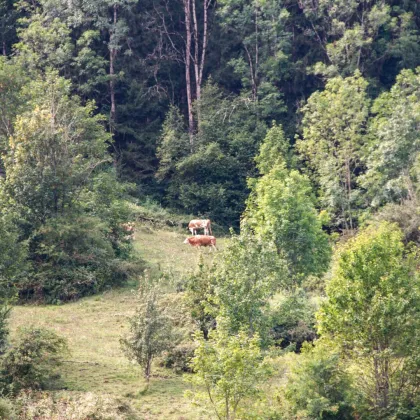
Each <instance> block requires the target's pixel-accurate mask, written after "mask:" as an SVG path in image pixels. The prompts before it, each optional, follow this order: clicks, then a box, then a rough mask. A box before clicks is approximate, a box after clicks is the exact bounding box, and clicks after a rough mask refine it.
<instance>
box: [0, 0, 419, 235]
mask: <svg viewBox="0 0 420 420" xmlns="http://www.w3.org/2000/svg"><path fill="white" fill-rule="evenodd" d="M418 7H419V6H418V3H417V2H416V1H404V2H402V1H351V2H348V1H343V2H340V1H336V0H331V1H317V2H312V1H296V2H295V1H287V0H285V1H277V0H266V1H261V0H255V1H251V0H246V1H240V0H238V1H230V0H229V1H228V0H223V1H218V2H216V1H213V0H203V1H188V0H177V1H167V0H162V1H160V0H153V1H152V0H150V1H149V0H148V1H143V2H135V1H122V2H103V1H100V2H96V3H95V2H90V1H80V2H79V1H76V2H74V1H72V2H60V1H39V2H25V1H18V2H15V1H2V2H1V4H0V10H1V13H0V28H1V31H0V37H1V45H2V52H3V56H4V57H5V59H4V61H2V69H1V74H2V79H3V83H2V90H1V92H0V94H1V95H2V96H1V97H2V101H1V107H2V109H1V112H2V115H3V117H2V126H1V130H0V134H1V136H2V140H1V144H3V145H4V146H2V148H3V149H5V146H6V145H5V143H6V142H7V140H6V138H7V136H10V135H11V134H12V131H13V126H14V121H15V118H17V115H19V114H20V113H21V112H23V108H21V106H23V105H24V103H26V102H27V100H26V98H25V99H23V98H24V91H25V85H26V81H25V80H24V79H25V78H30V79H33V78H37V77H38V78H43V79H45V77H46V76H45V75H46V74H48V72H49V71H51V70H53V69H54V70H55V71H56V72H57V75H59V76H60V77H63V78H65V79H66V80H68V83H69V89H70V90H69V93H71V95H78V96H79V97H80V100H81V102H82V103H83V104H87V103H88V102H89V101H92V100H93V101H95V104H96V107H97V108H96V111H95V112H96V113H101V114H102V115H104V116H106V127H107V131H108V132H109V133H111V134H112V138H113V142H112V144H111V143H110V145H109V148H108V152H109V153H110V154H111V155H112V159H113V160H114V163H115V167H116V168H117V175H118V176H119V177H120V178H122V179H125V180H128V181H130V182H134V183H135V184H136V185H137V194H138V196H141V197H142V196H144V195H149V196H151V197H154V199H155V200H157V201H159V202H161V203H163V204H164V205H167V206H170V207H173V208H175V209H178V210H180V211H184V212H191V213H195V214H202V215H207V216H210V217H211V218H212V219H214V220H216V221H217V222H219V223H220V224H222V225H234V226H238V223H239V218H240V215H241V213H242V212H243V210H244V203H245V200H246V197H247V195H248V194H249V188H248V186H247V178H249V177H254V176H256V175H257V174H258V170H257V168H256V165H255V161H254V157H255V156H256V154H257V152H258V148H259V146H260V144H261V143H262V140H263V139H264V137H265V134H266V132H267V130H268V129H269V128H270V127H271V125H272V122H273V121H276V123H277V124H281V125H282V127H283V129H284V132H285V136H286V138H287V139H288V141H289V144H290V145H291V146H294V144H295V138H298V139H301V140H303V141H302V142H301V143H300V146H299V148H298V149H297V150H299V151H300V152H301V154H300V155H299V157H300V158H301V162H302V164H303V165H304V166H305V167H308V168H310V169H311V170H314V172H315V173H316V174H317V175H316V176H315V177H314V186H315V190H316V191H315V192H317V193H318V192H319V196H320V199H321V201H320V204H319V205H320V206H321V207H322V208H325V209H328V211H329V212H330V213H331V217H332V219H331V223H332V225H333V226H336V227H338V228H339V229H341V228H346V229H349V228H352V227H355V226H356V225H357V219H358V216H359V213H360V211H362V212H363V211H364V210H365V209H367V208H369V206H370V204H371V202H372V200H373V199H374V198H373V196H374V195H375V196H376V197H375V198H376V200H374V202H375V203H376V202H377V199H379V197H377V194H375V193H373V190H374V189H377V188H378V185H376V184H375V182H373V183H372V181H371V180H372V177H373V172H374V171H377V170H378V169H379V168H378V165H379V162H377V160H380V159H381V157H380V156H377V153H375V156H376V159H375V158H373V157H372V156H369V158H368V157H367V156H366V157H364V156H363V154H368V155H370V152H368V151H366V150H365V149H366V147H367V146H366V145H367V144H370V145H371V147H372V148H375V141H379V138H382V137H383V136H384V135H385V134H383V132H384V129H383V128H381V127H380V123H379V120H380V116H379V115H377V114H379V113H383V112H384V110H383V108H384V105H380V104H382V102H377V104H376V105H374V100H375V99H377V98H378V101H379V97H381V98H382V101H386V99H385V98H386V95H385V92H387V91H390V89H392V91H391V92H393V94H394V95H396V94H397V95H398V93H397V90H398V86H401V89H404V87H403V86H404V82H402V78H404V77H405V78H409V77H411V79H412V83H415V82H414V78H415V76H410V74H409V73H407V70H408V69H412V70H413V71H414V70H415V69H416V67H417V66H418V65H419V64H420V62H419V60H420V51H419V48H420V47H419V42H418V37H419V24H420V23H419V13H418ZM13 66H16V67H13ZM404 69H405V73H402V74H404V75H405V76H403V75H401V76H399V79H397V76H398V75H399V74H400V72H401V71H402V70H404ZM11 74H13V77H12V78H11V77H10V75H11ZM17 74H21V77H17ZM353 77H356V78H357V79H354V81H353V79H352V78H353ZM398 80H399V81H398ZM394 85H395V86H394ZM352 86H353V87H352ZM20 87H22V92H18V91H19V89H20ZM324 89H325V92H324V93H321V92H323V91H324ZM26 90H27V89H26ZM7 92H9V93H11V92H13V95H11V96H10V95H7ZM393 94H392V93H390V94H389V95H393ZM401 94H403V95H404V94H409V92H408V89H407V88H406V89H405V92H401ZM309 98H310V100H309V102H308V105H306V106H305V103H306V101H307V100H308V99H309ZM398 99H399V100H400V101H403V99H402V98H398ZM332 101H333V103H332ZM323 103H324V105H322V104H323ZM349 107H356V108H354V109H350V108H349ZM357 107H358V108H357ZM322 109H324V113H328V111H329V110H331V111H332V112H334V113H336V116H335V118H336V119H337V121H334V117H333V116H332V115H326V114H325V115H324V114H323V111H322ZM394 112H397V111H396V110H395V111H394ZM413 112H414V113H415V110H413ZM405 118H408V119H409V120H411V118H415V116H414V115H411V117H405ZM327 119H328V120H327ZM314 121H317V122H318V123H319V125H320V127H319V129H317V130H316V131H317V133H315V132H312V131H313V130H315V127H313V122H314ZM411 121H412V120H411ZM339 122H341V124H342V127H341V128H340V126H339V125H340V123H339ZM406 124H410V121H406ZM347 125H349V126H353V127H354V128H353V129H352V132H351V133H350V132H349V133H347V132H346V133H343V134H340V135H339V137H340V140H339V141H338V143H339V144H334V145H332V144H329V142H331V141H333V142H334V141H335V132H336V131H335V130H339V131H340V130H344V129H345V128H346V127H347ZM378 130H379V132H380V133H382V134H380V133H379V132H378ZM401 130H403V128H401ZM309 131H311V132H309ZM374 131H375V132H374ZM404 135H407V134H405V133H404ZM296 136H297V137H296ZM331 136H332V137H331ZM321 137H322V139H321ZM329 137H331V139H330V138H329ZM375 139H376V140H375ZM389 140H390V139H389ZM319 142H321V143H319ZM312 144H315V145H318V144H323V146H322V149H323V150H325V151H326V152H327V153H328V152H332V150H333V149H334V150H335V152H336V153H335V154H336V155H337V156H336V160H330V159H329V160H328V161H326V162H322V165H323V168H321V167H320V166H319V165H320V164H321V162H318V163H317V161H318V158H316V156H314V153H315V151H313V150H312V148H313V146H311V145H312ZM315 147H317V146H315ZM331 148H333V149H331ZM362 149H364V150H362ZM318 152H320V151H319V150H318ZM331 159H333V158H332V157H331ZM3 160H4V159H3ZM374 160H375V162H374ZM296 164H297V165H298V162H297V163H296ZM3 166H4V163H3V164H2V167H3ZM373 167H375V168H376V169H373ZM339 168H341V169H339ZM335 169H337V170H338V172H339V173H336V172H335ZM3 171H4V169H3ZM341 171H342V173H341ZM332 172H334V174H335V175H334V176H336V177H337V178H336V179H328V178H329V177H330V178H331V176H329V175H328V173H332ZM395 175H396V176H397V177H398V175H397V174H395ZM365 178H366V180H365ZM362 179H363V181H362ZM359 181H360V182H359ZM378 182H379V181H378ZM397 194H398V193H397ZM403 195H404V193H403ZM401 198H403V197H401V193H400V197H397V196H395V194H392V193H391V192H390V193H389V194H387V197H386V199H385V201H395V200H398V199H401ZM383 202H384V201H383V200H382V201H381V203H383Z"/></svg>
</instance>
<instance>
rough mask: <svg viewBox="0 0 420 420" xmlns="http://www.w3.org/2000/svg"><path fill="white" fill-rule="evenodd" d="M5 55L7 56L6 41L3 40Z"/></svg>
mask: <svg viewBox="0 0 420 420" xmlns="http://www.w3.org/2000/svg"><path fill="white" fill-rule="evenodd" d="M3 55H4V56H5V57H6V55H7V51H6V41H3Z"/></svg>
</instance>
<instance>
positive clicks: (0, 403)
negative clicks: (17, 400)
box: [0, 398, 17, 420]
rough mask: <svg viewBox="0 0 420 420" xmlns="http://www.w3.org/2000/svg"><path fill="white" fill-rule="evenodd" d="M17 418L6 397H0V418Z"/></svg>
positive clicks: (0, 419) (5, 419)
mask: <svg viewBox="0 0 420 420" xmlns="http://www.w3.org/2000/svg"><path fill="white" fill-rule="evenodd" d="M14 419H17V416H16V412H15V408H14V406H13V404H12V402H11V401H10V400H9V399H7V398H0V420H14Z"/></svg>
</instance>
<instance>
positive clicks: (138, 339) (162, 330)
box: [121, 287, 178, 383]
mask: <svg viewBox="0 0 420 420" xmlns="http://www.w3.org/2000/svg"><path fill="white" fill-rule="evenodd" d="M139 303H140V304H139V306H138V308H137V311H136V314H135V315H134V316H133V317H132V318H130V333H129V334H128V335H127V337H125V338H122V339H121V346H122V348H123V350H124V351H125V353H126V354H127V357H128V358H129V359H130V360H134V361H136V362H137V363H138V364H139V365H140V366H141V367H142V368H143V372H144V377H145V378H146V380H147V383H149V380H150V375H151V369H152V360H153V358H154V357H156V356H160V355H161V354H162V353H163V352H164V351H167V350H169V349H171V348H172V347H174V346H175V345H176V344H177V340H178V336H177V334H176V333H175V332H174V329H173V321H172V319H171V317H170V316H169V314H168V313H167V311H166V310H165V309H164V308H162V307H161V305H159V301H158V292H157V289H156V288H155V287H150V289H149V290H146V292H145V293H142V292H140V293H139Z"/></svg>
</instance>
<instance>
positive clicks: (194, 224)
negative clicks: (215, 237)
mask: <svg viewBox="0 0 420 420" xmlns="http://www.w3.org/2000/svg"><path fill="white" fill-rule="evenodd" d="M188 229H189V230H190V232H191V235H197V229H204V235H208V234H210V235H212V232H211V223H210V219H204V220H191V222H190V223H188Z"/></svg>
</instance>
